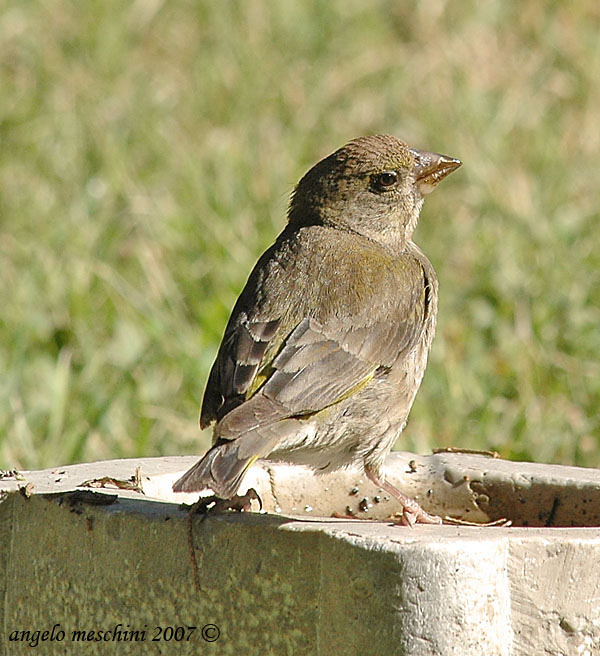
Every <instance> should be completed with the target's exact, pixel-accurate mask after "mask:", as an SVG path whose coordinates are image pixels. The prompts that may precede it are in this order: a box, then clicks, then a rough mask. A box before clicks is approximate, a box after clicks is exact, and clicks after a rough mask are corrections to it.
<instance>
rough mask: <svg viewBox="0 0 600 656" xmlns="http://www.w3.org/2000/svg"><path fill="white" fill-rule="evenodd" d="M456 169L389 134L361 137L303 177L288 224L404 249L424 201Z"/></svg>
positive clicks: (455, 163) (447, 159)
mask: <svg viewBox="0 0 600 656" xmlns="http://www.w3.org/2000/svg"><path fill="white" fill-rule="evenodd" d="M460 165H461V162H460V161H459V160H457V159H454V158H452V157H447V156H445V155H438V154H436V153H428V152H425V151H420V150H415V149H413V148H409V147H408V146H407V145H406V144H405V143H404V142H403V141H400V139H398V138H396V137H394V136H391V135H374V136H368V137H359V138H358V139H354V140H353V141H350V142H349V143H347V144H346V145H345V146H343V147H342V148H340V149H339V150H336V151H335V152H334V153H333V154H331V155H329V157H326V158H325V159H323V160H321V161H320V162H318V163H317V164H315V166H313V167H312V168H311V169H310V170H309V171H308V172H307V173H306V174H305V175H304V177H303V178H302V179H301V180H300V182H299V183H298V185H297V187H296V189H295V191H294V193H293V195H292V200H291V203H290V209H289V213H288V218H289V222H290V224H291V225H299V226H300V225H310V224H314V223H321V224H325V225H330V226H333V227H336V228H339V229H341V230H349V231H352V232H355V233H358V234H361V235H363V236H365V237H368V238H369V239H373V240H374V241H377V242H379V243H382V244H385V245H388V246H390V247H394V248H404V246H405V245H406V243H407V242H408V241H409V240H410V238H411V236H412V233H413V231H414V229H415V227H416V224H417V219H418V218H419V212H420V210H421V206H422V205H423V196H424V195H426V194H428V193H429V192H431V191H432V190H433V189H434V188H435V187H436V186H437V184H438V183H439V182H440V181H441V180H442V179H443V178H445V177H446V176H447V175H448V174H449V173H451V172H452V171H454V170H455V169H456V168H458V167H459V166H460Z"/></svg>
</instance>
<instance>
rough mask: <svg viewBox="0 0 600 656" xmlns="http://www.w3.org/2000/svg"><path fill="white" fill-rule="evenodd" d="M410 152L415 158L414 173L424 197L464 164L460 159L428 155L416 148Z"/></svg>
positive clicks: (433, 154) (436, 154) (435, 154)
mask: <svg viewBox="0 0 600 656" xmlns="http://www.w3.org/2000/svg"><path fill="white" fill-rule="evenodd" d="M410 152H411V153H412V155H413V157H414V158H415V165H414V168H413V171H414V173H415V180H416V181H417V187H418V189H419V191H420V192H421V195H422V196H424V195H425V194H428V193H430V192H432V191H433V190H434V189H435V188H436V187H437V186H438V184H439V183H440V182H441V181H442V180H443V179H444V178H445V177H446V176H447V175H448V174H450V173H452V171H454V170H455V169H457V168H458V167H459V166H460V165H461V164H462V162H461V161H460V160H459V159H455V158H454V157H448V156H447V155H439V154H438V153H428V152H426V151H425V150H415V149H414V148H411V149H410Z"/></svg>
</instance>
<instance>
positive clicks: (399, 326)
mask: <svg viewBox="0 0 600 656" xmlns="http://www.w3.org/2000/svg"><path fill="white" fill-rule="evenodd" d="M421 273H422V276H421V278H420V279H418V280H416V281H415V280H414V278H413V284H411V285H410V289H409V290H405V292H407V293H404V294H402V295H401V296H400V299H396V300H395V303H394V304H393V305H391V307H390V303H386V298H385V296H384V298H383V299H382V300H383V308H384V309H383V310H382V309H381V308H379V309H378V308H368V312H365V313H363V315H362V317H360V316H359V317H357V316H352V317H344V316H342V317H339V316H332V317H329V318H328V319H327V320H326V321H323V322H320V321H318V320H317V319H315V318H311V317H304V318H303V319H302V320H301V321H300V322H299V323H298V324H297V325H296V327H295V328H294V329H293V330H292V331H291V332H290V333H289V335H288V336H287V337H286V338H285V339H284V340H283V341H282V343H281V345H280V346H279V349H278V353H277V355H276V356H275V357H274V358H273V359H269V362H268V363H267V364H266V366H265V365H261V357H262V356H263V355H264V353H265V351H266V350H267V348H268V347H269V340H268V339H267V335H271V334H272V335H275V333H276V332H277V324H276V322H269V325H267V324H266V322H257V324H253V323H248V322H247V321H246V322H243V323H242V324H240V325H239V327H238V328H237V329H236V331H234V334H233V335H232V336H230V337H229V340H230V342H229V348H228V347H226V346H225V347H222V349H223V348H224V350H223V351H222V352H221V353H220V355H219V358H218V360H220V361H221V364H220V365H219V366H218V367H217V365H216V364H215V367H216V368H217V370H218V374H215V381H213V382H216V377H217V376H218V377H219V381H220V391H219V395H220V399H222V401H223V409H222V410H220V411H218V419H219V422H218V427H217V433H216V434H217V436H218V437H221V438H223V439H228V440H231V439H235V438H236V437H238V436H240V435H242V434H245V433H248V432H250V431H253V430H256V429H257V428H259V427H261V428H263V427H266V426H269V425H271V424H273V423H275V422H278V421H280V420H282V419H285V418H289V417H307V416H310V415H312V414H315V413H317V412H319V411H321V410H323V409H325V408H327V407H329V406H331V405H333V404H335V403H337V402H339V401H341V400H342V399H344V398H347V397H348V396H350V395H352V394H354V393H355V392H357V391H358V390H360V389H361V388H362V387H364V386H365V385H367V384H368V383H369V382H370V381H371V379H372V378H373V377H374V376H375V374H376V372H378V370H380V371H384V370H385V369H386V368H388V367H391V365H392V364H393V363H394V362H395V361H396V360H397V358H398V357H399V356H400V355H401V354H402V353H405V352H409V351H410V350H411V349H412V348H413V347H414V345H415V344H416V343H417V342H418V340H419V339H420V338H421V335H422V331H423V329H424V326H425V320H426V316H427V312H428V303H429V298H428V284H427V278H426V275H425V272H424V271H423V269H422V268H421ZM386 308H389V309H388V310H386ZM361 319H362V320H361ZM249 336H254V339H253V340H252V341H250V340H249ZM234 345H235V346H236V348H235V350H234V351H233V352H232V351H231V350H230V348H231V347H232V346H234ZM209 389H210V381H209ZM207 392H208V390H207ZM211 394H213V395H214V393H213V392H211ZM228 405H229V407H228ZM203 416H204V417H205V418H207V415H206V414H205V413H204V409H203Z"/></svg>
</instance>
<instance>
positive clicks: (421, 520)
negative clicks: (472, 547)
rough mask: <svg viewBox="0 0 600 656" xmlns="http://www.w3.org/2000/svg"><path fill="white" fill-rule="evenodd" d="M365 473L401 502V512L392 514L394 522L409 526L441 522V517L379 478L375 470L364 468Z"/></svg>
mask: <svg viewBox="0 0 600 656" xmlns="http://www.w3.org/2000/svg"><path fill="white" fill-rule="evenodd" d="M365 474H366V475H367V478H368V479H369V480H370V481H371V482H372V483H374V484H375V485H377V487H380V488H381V489H382V490H385V491H386V492H387V493H388V494H390V495H391V496H393V497H394V499H397V500H398V501H399V502H400V503H401V504H402V512H401V513H398V514H397V515H394V517H393V518H392V521H393V522H394V524H400V525H401V526H410V527H413V526H414V525H415V524H441V523H442V518H441V517H438V516H437V515H430V514H429V513H428V512H426V511H425V510H423V508H421V506H420V505H419V504H418V503H417V502H416V501H415V500H414V499H411V498H410V497H409V496H407V495H406V494H404V493H403V492H401V491H400V490H399V489H398V488H397V487H396V486H395V485H392V484H391V483H389V482H388V481H386V480H382V479H381V478H379V476H378V475H377V474H375V472H372V471H370V470H369V469H365Z"/></svg>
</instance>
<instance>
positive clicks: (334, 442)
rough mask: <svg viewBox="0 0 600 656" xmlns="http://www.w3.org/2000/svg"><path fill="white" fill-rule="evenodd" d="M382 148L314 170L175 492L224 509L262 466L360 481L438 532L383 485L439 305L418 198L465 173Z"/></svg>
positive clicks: (219, 372) (451, 163)
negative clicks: (201, 447) (420, 231)
mask: <svg viewBox="0 0 600 656" xmlns="http://www.w3.org/2000/svg"><path fill="white" fill-rule="evenodd" d="M461 164H462V162H461V161H460V160H458V159H456V158H454V157H449V156H446V155H441V154H438V153H433V152H428V151H423V150H418V149H415V148H411V147H409V146H408V145H407V144H406V143H405V142H404V141H402V140H400V139H399V138H397V137H395V136H393V135H389V134H376V135H368V136H363V137H358V138H356V139H353V140H352V141H350V142H348V143H347V144H345V145H344V146H342V147H341V148H339V149H338V150H336V151H335V152H333V153H332V154H331V155H329V156H327V157H325V158H324V159H322V160H321V161H319V162H318V163H317V164H315V165H314V166H313V167H312V168H311V169H310V170H309V171H308V172H307V173H306V174H305V175H304V176H303V177H302V178H301V179H300V181H299V182H298V184H297V185H296V187H295V189H294V191H293V192H292V195H291V200H290V203H289V207H288V212H287V223H286V225H285V227H284V229H283V231H282V232H281V233H280V234H279V236H278V237H277V239H276V240H275V242H274V244H273V245H272V246H271V247H270V248H268V249H267V250H266V251H265V252H264V253H263V255H262V256H261V257H260V258H259V260H258V262H257V264H256V265H255V267H254V269H253V270H252V272H251V273H250V276H249V278H248V280H247V282H246V285H245V287H244V289H243V290H242V292H241V294H240V296H239V298H238V300H237V302H236V303H235V306H234V308H233V311H232V313H231V316H230V318H229V321H228V323H227V326H226V328H225V333H224V336H223V339H222V342H221V345H220V347H219V350H218V354H217V356H216V360H215V362H214V364H213V366H212V369H211V372H210V374H209V378H208V382H207V385H206V389H205V393H204V397H203V401H202V409H201V413H200V425H201V427H203V428H204V427H207V426H209V425H211V424H213V425H214V429H213V443H212V446H211V448H210V449H209V450H208V451H207V453H206V454H205V455H204V456H203V457H202V458H201V459H200V460H199V461H198V462H197V463H196V464H195V465H194V466H193V467H191V469H189V470H188V471H187V472H186V473H185V474H183V476H181V477H180V478H179V479H178V480H177V481H176V482H175V483H174V485H173V490H174V491H175V492H196V491H202V490H205V489H210V490H212V491H213V493H214V494H215V495H216V497H218V498H220V499H233V498H234V497H235V495H236V493H237V491H238V489H239V487H240V484H241V481H242V478H243V476H244V474H245V472H246V471H247V470H248V468H249V467H250V466H251V465H252V464H253V463H254V462H255V461H256V460H258V459H267V460H270V461H275V462H287V463H292V464H302V465H306V466H308V467H309V468H311V469H312V470H313V471H314V472H315V473H317V474H318V473H322V472H329V471H334V470H337V469H341V468H349V467H357V468H359V469H361V470H362V471H363V472H364V474H365V475H366V476H367V478H368V479H369V480H371V481H372V482H373V483H374V484H375V485H376V486H378V487H379V488H380V489H382V490H385V491H387V492H388V493H389V494H390V495H391V496H393V497H394V498H395V499H397V500H398V501H399V503H400V505H401V507H402V512H401V522H400V523H402V524H405V525H410V526H412V525H414V524H415V523H417V522H419V523H440V521H441V520H440V518H439V517H437V516H434V515H430V514H429V513H427V512H425V511H424V510H423V509H422V508H421V507H420V506H419V504H418V503H417V502H416V501H415V500H413V499H411V498H410V497H408V496H407V495H405V494H404V493H403V492H401V491H400V490H399V489H398V488H396V487H395V486H394V485H392V484H391V483H390V482H389V481H387V480H386V479H385V473H384V471H383V464H384V461H385V458H386V456H387V455H388V454H389V452H390V450H391V449H392V446H393V445H394V443H395V441H396V439H397V438H398V437H399V435H400V434H401V432H402V431H403V429H404V427H405V425H406V422H407V419H408V415H409V412H410V409H411V406H412V404H413V401H414V399H415V396H416V394H417V391H418V389H419V387H420V385H421V381H422V378H423V374H424V372H425V367H426V365H427V358H428V353H429V350H430V347H431V343H432V340H433V336H434V332H435V327H436V319H437V300H438V279H437V276H436V273H435V271H434V268H433V266H432V264H431V263H430V261H429V260H428V259H427V257H426V256H425V255H424V253H423V252H422V251H421V249H420V248H419V247H418V246H417V245H416V244H415V243H414V242H413V239H412V238H413V233H414V230H415V228H416V225H417V221H418V218H419V214H420V211H421V208H422V205H423V199H424V197H425V196H426V195H427V194H429V193H430V192H431V191H433V189H434V188H435V187H436V186H437V185H438V183H439V182H440V181H441V180H442V179H444V178H445V177H446V176H447V175H448V174H449V173H451V172H452V171H454V170H455V169H457V168H458V167H459V166H461Z"/></svg>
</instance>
